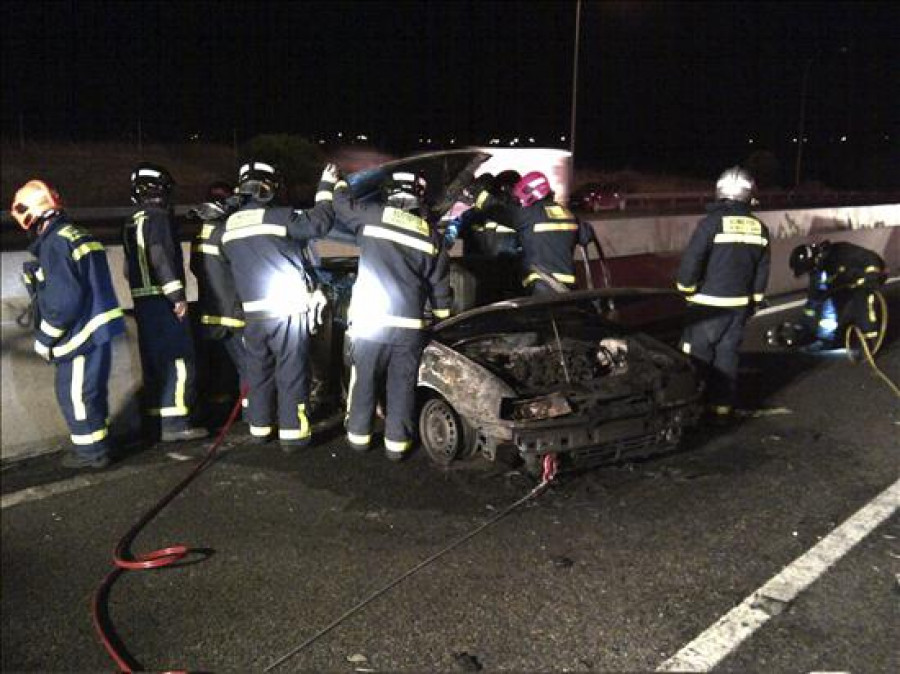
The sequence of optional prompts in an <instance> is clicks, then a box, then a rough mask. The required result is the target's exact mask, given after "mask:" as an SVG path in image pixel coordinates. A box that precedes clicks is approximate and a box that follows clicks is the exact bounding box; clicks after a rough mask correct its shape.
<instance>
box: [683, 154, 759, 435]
mask: <svg viewBox="0 0 900 674" xmlns="http://www.w3.org/2000/svg"><path fill="white" fill-rule="evenodd" d="M755 190H756V185H755V182H754V180H753V178H752V176H751V175H750V174H749V173H748V172H747V171H746V170H744V169H742V168H740V167H739V166H735V167H733V168H730V169H728V170H726V171H725V172H724V173H722V175H721V176H720V177H719V179H718V181H717V182H716V201H715V202H714V203H712V204H710V205H709V206H708V207H707V210H708V214H707V215H706V216H705V217H704V218H703V219H702V220H700V222H699V224H698V225H697V228H696V230H695V231H694V233H693V235H692V236H691V239H690V241H689V242H688V245H687V248H686V249H685V251H684V253H683V255H682V258H681V263H680V265H679V269H678V275H677V278H676V287H677V288H678V290H679V291H680V292H682V293H684V294H685V296H686V299H687V301H688V302H689V303H690V308H689V310H688V313H687V325H686V327H685V329H684V331H683V333H682V336H681V349H682V351H684V352H685V353H687V354H690V355H691V356H693V357H694V358H695V359H696V360H697V361H699V362H700V363H701V365H702V367H703V369H704V371H705V373H706V375H707V403H708V405H709V410H708V411H709V413H710V415H711V416H710V420H711V421H713V422H714V423H727V422H728V421H730V420H731V418H732V415H733V411H734V402H735V398H736V393H737V374H738V348H739V347H740V345H741V341H742V339H743V331H744V325H745V324H746V323H747V320H748V319H749V318H750V316H751V315H752V313H753V311H754V310H755V308H757V307H758V306H759V305H761V304H762V302H763V300H764V293H765V289H766V284H767V282H768V279H769V256H770V248H769V230H768V229H767V228H766V226H765V225H764V224H763V223H762V222H760V221H759V220H758V219H757V218H756V217H754V216H753V214H752V213H751V212H750V206H751V202H752V200H753V197H754V194H755Z"/></svg>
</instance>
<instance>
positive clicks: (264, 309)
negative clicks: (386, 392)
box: [221, 160, 337, 453]
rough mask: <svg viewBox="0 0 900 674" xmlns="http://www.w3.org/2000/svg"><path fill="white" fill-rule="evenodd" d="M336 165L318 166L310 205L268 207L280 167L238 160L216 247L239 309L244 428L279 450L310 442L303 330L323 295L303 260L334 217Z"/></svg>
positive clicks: (306, 342) (318, 314) (314, 318)
mask: <svg viewBox="0 0 900 674" xmlns="http://www.w3.org/2000/svg"><path fill="white" fill-rule="evenodd" d="M336 180H337V169H336V168H335V167H334V166H333V165H331V164H329V165H327V166H326V167H325V170H324V171H323V172H322V178H321V181H320V183H319V189H318V191H317V194H316V205H315V206H314V207H313V208H311V209H309V210H295V209H293V208H290V207H279V206H274V205H272V200H273V199H274V198H275V195H276V193H277V191H278V188H279V185H280V177H279V172H278V170H277V169H276V167H275V166H273V165H272V164H270V163H268V162H263V161H258V160H252V161H248V162H247V163H245V164H243V165H242V166H241V168H240V171H239V176H238V193H239V197H240V207H239V208H238V209H237V211H235V212H234V213H232V214H231V215H230V216H229V217H228V219H227V220H226V222H225V232H224V233H223V235H222V246H221V249H222V251H223V253H224V256H225V258H226V260H227V261H228V263H229V264H230V266H231V270H232V273H233V276H234V281H235V287H236V288H237V293H238V296H239V297H240V300H241V307H242V309H243V312H244V321H245V326H244V343H245V345H246V348H247V359H246V376H247V382H248V384H249V388H250V393H249V397H250V399H249V405H248V408H247V417H248V420H249V423H250V434H251V435H252V436H253V437H254V438H255V439H256V440H257V441H258V442H265V441H267V440H269V439H270V438H272V437H274V435H275V429H274V427H275V426H276V424H277V426H278V440H279V442H280V443H281V448H282V450H283V451H285V452H286V453H290V452H293V451H294V450H296V449H298V448H300V447H305V446H306V445H308V444H309V443H310V442H311V440H312V429H311V425H310V409H309V378H310V374H309V362H308V360H309V358H308V352H309V334H310V331H311V330H312V329H314V325H315V323H316V322H317V321H321V315H322V311H323V310H324V308H325V296H324V294H323V293H322V291H321V290H319V289H318V287H317V279H316V277H315V276H314V270H313V269H312V267H311V265H309V264H308V262H307V259H308V258H307V253H306V246H307V243H308V242H309V240H310V239H313V238H318V237H322V236H325V235H326V234H327V233H328V231H329V230H330V229H331V226H332V224H333V223H334V210H333V208H332V203H331V199H332V191H333V189H334V183H335V181H336Z"/></svg>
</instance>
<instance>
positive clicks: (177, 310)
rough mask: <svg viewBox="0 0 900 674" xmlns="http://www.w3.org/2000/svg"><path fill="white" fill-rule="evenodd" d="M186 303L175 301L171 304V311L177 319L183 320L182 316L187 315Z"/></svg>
mask: <svg viewBox="0 0 900 674" xmlns="http://www.w3.org/2000/svg"><path fill="white" fill-rule="evenodd" d="M187 310H188V304H187V302H185V301H181V302H175V304H174V305H173V306H172V313H173V314H175V317H176V318H177V319H178V320H179V321H183V320H184V317H185V316H187Z"/></svg>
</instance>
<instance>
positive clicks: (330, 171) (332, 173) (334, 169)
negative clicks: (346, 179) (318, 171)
mask: <svg viewBox="0 0 900 674" xmlns="http://www.w3.org/2000/svg"><path fill="white" fill-rule="evenodd" d="M340 177H341V170H340V169H339V168H338V165H337V164H331V163H328V164H325V168H324V169H323V170H322V178H321V181H322V182H323V183H331V184H332V185H333V184H334V183H336V182H337V181H338V180H339V179H340Z"/></svg>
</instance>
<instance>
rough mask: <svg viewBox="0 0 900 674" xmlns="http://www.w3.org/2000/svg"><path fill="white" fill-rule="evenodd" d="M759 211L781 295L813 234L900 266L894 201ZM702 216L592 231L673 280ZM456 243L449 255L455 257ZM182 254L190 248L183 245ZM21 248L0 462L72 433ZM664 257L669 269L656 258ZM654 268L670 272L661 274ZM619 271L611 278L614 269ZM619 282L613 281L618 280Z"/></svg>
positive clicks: (8, 334) (192, 289) (625, 263)
mask: <svg viewBox="0 0 900 674" xmlns="http://www.w3.org/2000/svg"><path fill="white" fill-rule="evenodd" d="M759 216H760V217H761V218H762V220H763V221H764V222H765V223H766V224H767V225H768V227H769V228H770V230H771V231H772V234H773V236H774V241H773V251H772V274H771V278H770V282H769V289H768V294H769V295H777V294H781V293H785V292H790V291H792V290H797V289H800V288H802V287H804V283H803V280H802V279H800V280H797V279H794V278H793V276H792V275H791V274H790V270H789V269H788V265H787V259H788V255H789V254H790V251H791V250H792V249H793V247H794V246H796V245H798V244H799V243H802V242H805V241H809V240H822V239H824V238H829V239H831V240H835V241H836V240H842V241H852V242H854V243H857V244H859V245H862V246H865V247H867V248H870V249H872V250H875V251H876V252H878V253H879V254H880V255H882V257H884V258H885V260H886V261H887V263H888V265H889V267H890V268H891V269H892V270H893V271H894V273H897V272H898V271H900V204H892V205H884V206H864V207H855V208H828V209H813V210H806V211H760V212H759ZM699 217H700V216H699V215H696V214H695V215H684V216H669V217H646V218H634V219H621V220H596V221H592V225H593V226H594V229H595V230H596V231H597V234H598V237H599V238H600V241H601V243H602V244H603V246H604V249H605V251H606V254H607V256H608V257H609V258H611V259H612V262H613V263H615V264H616V265H617V267H618V269H619V270H620V271H622V275H621V276H620V279H618V282H617V283H616V285H645V286H646V285H654V283H650V282H649V281H650V280H651V279H650V277H649V276H647V275H644V274H643V272H642V271H641V273H633V274H632V276H633V278H632V277H629V276H628V275H627V273H626V272H628V271H629V270H643V269H645V268H646V267H647V266H648V265H646V264H645V266H644V267H641V266H639V265H637V264H632V260H631V259H629V258H634V259H637V257H638V256H641V257H643V258H646V257H647V254H648V253H650V254H652V255H654V256H656V259H654V260H653V261H652V264H651V265H649V267H652V269H653V270H654V271H655V273H656V274H657V276H659V277H660V278H658V279H657V283H655V285H670V284H671V278H673V276H672V274H674V268H675V266H676V265H677V262H678V258H679V251H680V250H681V249H682V248H683V247H684V245H685V244H686V243H687V241H688V239H689V238H690V235H691V232H692V231H693V229H694V227H695V226H696V224H697V221H698V219H699ZM317 249H318V253H319V254H320V255H322V256H324V257H330V256H339V255H355V254H356V252H357V251H356V248H355V247H354V246H351V245H347V244H340V243H333V242H320V243H319V244H318V245H317ZM459 250H460V247H459V246H457V247H456V249H455V251H456V253H457V254H458V252H459ZM184 252H185V260H186V261H187V259H188V245H187V244H184ZM107 254H108V257H109V261H110V267H111V270H112V274H113V281H114V283H115V287H116V293H117V295H118V297H119V300H120V302H121V304H122V306H123V307H125V308H130V307H131V299H130V297H131V296H130V293H129V291H128V286H127V282H126V279H125V276H124V271H123V270H124V265H123V254H122V249H121V247H120V246H109V247H107ZM28 257H29V255H28V253H26V252H8V253H3V254H2V264H0V272H2V273H0V278H2V286H0V292H2V303H0V309H2V310H0V321H2V326H0V327H2V335H0V358H2V361H0V367H2V372H3V377H2V424H0V430H2V436H0V458H2V459H3V460H8V459H12V458H17V457H22V456H25V455H29V454H35V453H41V452H48V451H53V450H54V449H57V448H59V447H62V446H65V444H66V443H67V437H68V431H67V429H66V426H65V423H64V421H63V418H62V415H61V414H60V412H59V410H58V407H57V404H56V399H55V394H54V388H53V378H54V372H55V368H54V367H53V366H52V365H48V364H47V363H45V362H44V361H42V360H41V359H40V358H38V357H37V356H36V355H35V354H34V353H33V351H32V344H33V342H34V336H33V333H32V331H31V328H30V326H29V327H21V326H19V325H18V323H17V320H16V319H17V318H18V317H19V316H20V315H21V314H22V313H23V312H24V311H25V309H26V308H27V306H28V296H27V293H26V292H25V289H24V287H23V286H22V283H21V280H20V278H19V272H20V270H21V268H22V262H23V261H24V260H26V259H28ZM660 260H664V261H666V260H667V261H668V263H669V264H668V267H667V266H666V265H665V264H660V263H659V261H660ZM660 270H668V271H667V272H666V273H667V274H668V275H669V277H666V275H665V274H660ZM614 276H615V274H614ZM187 280H188V288H187V292H188V299H189V300H194V299H196V283H195V281H194V279H193V277H192V276H191V275H190V274H189V273H188V274H187ZM616 280H617V279H615V278H614V281H616ZM127 324H128V334H127V335H126V336H125V337H124V338H119V339H118V340H117V341H116V342H115V345H114V349H113V372H112V377H111V381H110V415H111V422H112V432H113V435H122V434H125V433H128V432H131V431H134V430H136V429H137V428H138V426H139V423H140V416H139V411H138V403H137V395H136V394H137V392H138V391H139V390H140V387H141V367H140V358H139V355H138V349H137V335H136V330H135V325H134V321H133V319H132V318H130V317H129V318H128V319H127Z"/></svg>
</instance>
